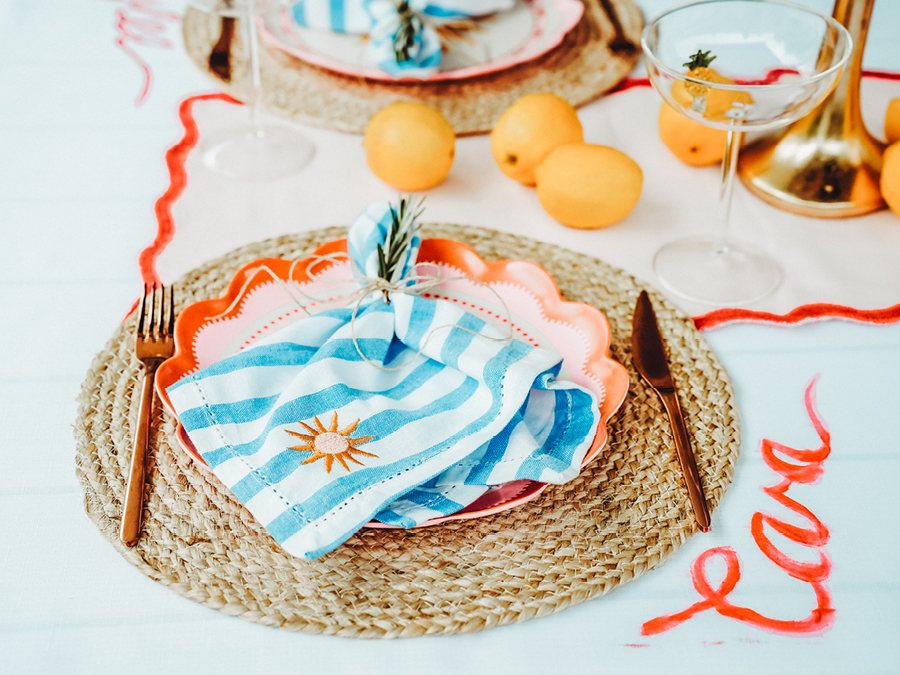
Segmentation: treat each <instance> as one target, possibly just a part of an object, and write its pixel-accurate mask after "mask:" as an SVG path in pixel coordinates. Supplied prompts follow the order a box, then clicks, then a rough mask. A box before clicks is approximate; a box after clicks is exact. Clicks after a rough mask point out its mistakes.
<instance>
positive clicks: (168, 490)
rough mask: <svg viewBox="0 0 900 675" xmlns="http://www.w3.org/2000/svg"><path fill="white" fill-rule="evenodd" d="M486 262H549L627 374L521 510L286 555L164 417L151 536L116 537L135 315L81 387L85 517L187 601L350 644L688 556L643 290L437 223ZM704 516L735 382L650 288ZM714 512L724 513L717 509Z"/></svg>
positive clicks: (525, 607)
mask: <svg viewBox="0 0 900 675" xmlns="http://www.w3.org/2000/svg"><path fill="white" fill-rule="evenodd" d="M345 234H346V230H345V229H343V228H331V229H328V230H320V231H317V232H312V233H307V234H301V235H294V236H287V237H282V238H280V239H273V240H269V241H264V242H261V243H258V244H253V245H251V246H247V247H244V248H240V249H237V250H235V251H233V252H231V253H229V254H227V255H225V256H224V257H222V258H220V259H218V260H214V261H212V262H210V263H208V264H206V265H204V266H202V267H200V268H198V269H196V270H194V271H193V272H191V273H189V274H187V275H185V276H184V277H183V278H182V279H180V280H179V281H178V282H177V284H176V286H175V288H176V294H177V302H178V305H179V307H183V306H184V305H186V304H188V303H192V302H195V301H197V300H200V299H204V298H209V297H218V296H220V295H222V294H223V293H224V291H225V289H226V287H227V285H228V282H229V281H230V279H231V277H232V276H233V274H234V273H235V272H236V271H237V270H238V269H239V268H240V267H242V266H243V265H244V264H246V263H248V262H251V261H252V260H256V259H258V258H262V257H282V258H302V257H304V256H305V255H307V254H308V253H310V252H311V251H312V250H313V249H315V248H316V246H318V245H319V244H321V243H323V242H325V241H330V240H333V239H337V238H340V237H343V236H345ZM424 235H425V236H431V237H435V236H437V237H445V238H450V239H455V240H457V241H461V242H463V243H465V244H467V245H469V246H470V247H472V248H473V249H474V250H475V251H476V252H478V253H479V254H480V255H481V256H482V257H483V258H485V259H487V260H499V259H527V260H531V261H533V262H536V263H538V264H540V265H541V266H543V267H544V268H545V269H546V270H547V271H548V272H549V273H550V274H551V275H552V276H553V277H554V279H555V280H556V282H557V284H558V285H559V287H560V290H561V291H562V294H563V296H564V297H565V298H566V299H569V300H574V301H579V302H585V303H589V304H591V305H593V306H595V307H598V308H599V309H600V310H602V311H603V313H604V314H605V315H606V317H607V318H608V320H609V323H610V327H611V329H612V347H611V351H612V357H613V358H614V359H616V360H617V361H619V362H620V363H622V364H623V365H624V366H625V367H626V368H627V369H628V371H629V375H630V377H631V390H630V393H629V395H628V398H627V399H626V401H625V404H624V405H623V406H622V409H621V410H620V411H619V413H617V415H616V416H615V417H614V418H613V419H612V420H611V422H610V425H609V442H608V444H607V446H606V447H605V448H604V449H603V451H601V453H600V455H599V456H598V457H597V458H596V459H595V460H594V461H593V462H591V463H590V464H589V465H588V466H587V467H586V468H585V469H584V470H583V471H582V472H581V474H580V475H579V476H578V478H577V479H575V480H573V481H572V482H570V483H567V484H565V485H560V486H550V487H549V488H548V489H547V490H546V491H545V492H544V493H543V494H542V495H541V496H540V497H538V498H537V499H535V500H533V501H531V502H528V503H527V504H524V505H522V506H520V507H518V508H515V509H512V510H510V511H506V512H504V513H500V514H496V515H493V516H489V517H484V518H480V519H476V520H469V521H457V522H450V523H445V524H443V525H439V526H435V527H429V528H422V529H416V530H384V529H364V530H362V531H360V532H359V533H358V534H356V535H355V536H354V537H352V538H351V539H350V540H348V541H347V542H346V543H345V544H343V545H342V546H340V547H338V548H337V549H336V550H335V551H333V552H331V553H330V554H328V555H326V556H324V557H322V558H320V559H319V560H317V561H315V562H308V561H305V560H301V559H297V558H293V557H291V556H288V555H287V554H285V553H284V552H283V551H282V550H281V549H280V548H279V547H278V546H277V545H276V543H275V542H274V540H273V539H271V537H269V535H268V534H267V533H266V532H265V530H264V529H263V528H262V527H261V526H260V525H259V524H258V523H257V522H256V521H255V520H254V519H253V517H252V516H251V515H250V514H249V512H248V511H247V510H246V509H244V507H243V506H242V505H241V504H240V503H239V502H237V501H236V500H235V499H234V498H233V497H232V496H231V494H230V493H229V492H228V491H227V490H226V489H225V488H224V487H223V486H222V485H221V484H220V483H219V482H218V480H217V479H216V478H215V477H214V476H212V475H211V474H210V473H209V472H207V471H204V470H201V469H199V468H198V467H196V466H195V465H194V463H193V462H192V460H191V459H189V458H188V456H187V455H186V454H185V453H184V452H183V451H182V450H181V449H180V447H179V446H178V443H177V441H176V440H175V420H174V418H173V417H172V416H171V415H169V414H167V413H165V412H162V411H160V412H159V413H158V414H157V415H156V416H155V421H154V426H153V430H152V440H151V457H152V465H151V466H150V470H149V479H148V483H149V485H148V493H147V506H146V512H145V523H144V535H143V537H142V538H141V540H140V542H139V543H138V545H137V546H136V547H135V548H133V549H129V548H126V547H124V546H123V545H122V544H121V543H120V542H119V540H118V527H119V515H120V513H121V510H122V503H123V499H124V492H125V481H126V477H127V474H128V462H129V458H130V455H131V439H132V435H133V431H134V424H135V419H136V417H137V407H138V399H139V397H140V386H139V383H140V380H139V375H140V370H139V366H138V363H137V362H136V361H135V360H134V358H133V334H134V319H133V317H132V318H131V319H129V320H128V321H126V322H125V323H124V324H123V325H122V326H121V327H120V328H119V329H118V330H117V331H116V332H115V334H114V335H113V336H112V338H111V339H110V340H109V342H108V343H107V345H106V346H105V347H104V349H103V350H102V351H101V352H100V353H99V354H98V355H97V357H96V359H95V361H94V363H93V365H92V366H91V369H90V371H89V373H88V375H87V378H86V379H85V381H84V384H83V386H82V392H81V396H80V401H79V403H80V406H79V413H78V419H77V421H76V425H75V437H76V444H77V454H76V471H77V473H78V476H79V478H80V481H81V483H82V486H83V489H84V500H85V509H86V511H87V514H88V516H89V517H90V518H91V519H92V520H93V521H94V522H95V523H96V524H97V525H98V527H99V528H100V531H101V533H102V534H103V536H104V537H106V538H107V539H109V541H110V542H111V543H112V545H113V546H114V547H115V548H116V549H117V550H118V551H119V552H120V553H121V554H122V556H124V557H125V558H126V559H128V560H129V561H130V562H131V563H132V564H134V565H135V566H136V567H138V569H140V570H141V571H142V572H143V573H145V574H146V575H148V576H149V577H151V578H153V579H155V580H156V581H158V582H160V583H162V584H165V585H166V586H168V587H170V588H171V589H173V590H174V591H176V592H177V593H180V594H182V595H184V596H185V597H188V598H190V599H192V600H195V601H197V602H200V603H203V604H205V605H208V606H210V607H212V608H215V609H218V610H220V611H222V612H225V613H227V614H231V615H234V616H239V617H241V618H243V619H247V620H250V621H255V622H258V623H262V624H266V625H269V626H277V627H280V628H286V629H290V630H300V631H305V632H313V633H327V634H333V635H342V636H353V637H370V638H373V637H405V636H415V635H433V634H439V633H462V632H472V631H477V630H482V629H484V628H489V627H491V626H496V625H501V624H506V623H512V622H516V621H524V620H526V619H530V618H533V617H538V616H541V615H545V614H549V613H552V612H556V611H559V610H561V609H563V608H565V607H569V606H571V605H574V604H577V603H580V602H583V601H585V600H588V599H589V598H593V597H595V596H598V595H603V594H605V593H608V592H609V591H611V590H612V589H614V588H615V587H616V586H618V585H620V584H622V583H625V582H627V581H630V580H633V579H635V578H637V577H639V576H640V575H642V574H643V573H645V572H647V571H648V570H650V569H652V568H653V567H655V566H656V565H659V564H660V563H661V562H662V561H663V560H665V558H666V557H667V556H669V555H670V554H671V553H673V552H674V551H675V550H677V549H678V547H679V546H681V544H683V543H684V542H685V541H686V540H687V539H688V537H690V536H691V535H692V534H693V533H694V532H695V531H696V524H695V522H694V518H693V515H692V512H691V510H690V505H689V503H688V497H687V493H686V490H685V488H684V484H683V481H682V478H681V472H680V470H679V466H678V461H677V459H676V456H675V450H674V445H673V443H672V438H671V434H670V431H669V427H668V423H667V421H666V418H665V415H664V413H663V410H662V407H661V405H660V403H659V400H658V399H657V397H656V396H655V394H654V393H653V392H652V391H651V390H649V389H648V388H647V387H646V386H645V385H644V384H643V382H642V381H641V380H640V379H639V377H638V376H637V374H636V373H635V371H634V368H633V366H632V363H631V354H630V335H631V329H630V324H631V313H632V310H633V307H634V303H635V301H636V299H637V296H638V294H639V292H640V291H641V290H642V289H644V288H646V287H645V286H643V285H642V284H641V283H639V282H638V281H636V280H635V279H634V278H633V277H631V276H629V275H628V274H626V273H625V272H623V271H622V270H619V269H616V268H613V267H611V266H609V265H607V264H605V263H603V262H601V261H599V260H596V259H594V258H590V257H588V256H585V255H581V254H578V253H574V252H572V251H568V250H565V249H562V248H559V247H557V246H553V245H551V244H546V243H541V242H537V241H534V240H531V239H527V238H524V237H518V236H515V235H511V234H504V233H499V232H494V231H491V230H486V229H482V228H475V227H463V226H459V225H431V226H426V227H425V229H424ZM647 290H648V291H649V292H650V293H651V298H652V299H653V302H654V305H655V306H656V310H657V315H658V317H659V320H660V325H661V328H662V331H663V335H664V336H665V337H666V339H667V342H668V346H669V351H670V357H671V361H672V367H673V373H674V375H675V378H676V380H677V382H678V384H679V386H680V395H681V400H682V404H683V406H684V409H685V417H686V421H687V425H688V430H689V432H690V434H691V435H692V437H693V439H694V443H695V451H696V454H697V462H698V465H699V469H700V475H701V479H702V481H703V485H704V489H705V492H706V497H707V501H708V503H709V506H710V509H711V510H714V509H715V507H716V505H717V504H718V503H719V500H720V499H721V497H722V495H723V493H724V491H725V489H726V487H727V486H728V485H729V483H730V482H731V478H732V472H733V470H734V466H735V462H736V461H737V457H738V450H739V445H740V438H739V436H740V434H739V429H738V420H737V413H736V409H735V402H734V394H733V392H732V389H731V384H730V382H729V379H728V376H727V374H726V373H725V371H724V370H723V369H722V367H721V365H720V364H719V362H718V360H717V359H716V357H715V355H714V354H713V352H712V350H711V349H710V348H709V346H708V345H707V344H706V342H705V340H704V339H703V337H702V336H701V335H700V334H699V332H698V331H697V330H696V329H695V328H694V326H693V323H692V322H691V320H690V318H689V317H688V316H686V315H684V314H683V313H682V312H681V311H680V310H678V309H677V308H675V307H674V306H673V305H672V304H671V303H669V302H667V301H666V300H665V299H664V298H663V297H662V296H661V295H659V294H658V293H656V292H654V291H653V290H652V289H649V288H648V289H647ZM714 520H715V514H714Z"/></svg>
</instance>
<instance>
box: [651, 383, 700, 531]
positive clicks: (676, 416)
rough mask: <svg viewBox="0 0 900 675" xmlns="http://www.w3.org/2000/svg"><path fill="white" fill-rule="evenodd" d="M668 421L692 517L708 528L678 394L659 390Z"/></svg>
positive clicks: (698, 476)
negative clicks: (670, 425) (691, 508)
mask: <svg viewBox="0 0 900 675" xmlns="http://www.w3.org/2000/svg"><path fill="white" fill-rule="evenodd" d="M659 396H660V398H661V399H662V402H663V405H664V406H665V408H666V412H667V413H668V414H669V421H670V422H671V424H672V435H673V436H674V437H675V450H676V451H677V452H678V462H679V463H680V464H681V473H682V475H683V476H684V482H685V485H686V486H687V491H688V495H689V496H690V498H691V506H692V507H693V508H694V517H695V518H696V519H697V524H698V525H699V526H700V529H702V530H703V531H704V532H706V531H707V530H709V525H710V518H709V509H707V507H706V499H705V498H704V496H703V487H702V485H701V484H700V474H699V472H698V471H697V461H696V460H695V459H694V451H693V450H692V449H691V441H690V438H689V436H688V433H687V429H686V428H685V426H684V417H683V416H682V414H681V405H680V404H679V403H678V395H677V394H676V393H675V391H674V390H671V389H670V390H663V391H659Z"/></svg>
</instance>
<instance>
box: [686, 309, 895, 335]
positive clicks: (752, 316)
mask: <svg viewBox="0 0 900 675" xmlns="http://www.w3.org/2000/svg"><path fill="white" fill-rule="evenodd" d="M818 319H849V320H851V321H863V322H865V323H876V324H892V323H897V322H898V321H900V304H898V305H894V306H893V307H886V308H884V309H853V308H852V307H845V306H843V305H830V304H827V303H815V304H811V305H802V306H800V307H797V308H796V309H792V310H791V311H790V312H788V313H787V314H772V313H770V312H759V311H755V310H751V309H738V308H726V309H716V310H713V311H712V312H708V313H706V314H701V315H700V316H695V317H694V325H695V326H697V328H698V329H699V330H709V329H710V328H715V327H717V326H721V325H722V324H726V323H731V322H734V321H758V322H762V323H776V324H783V325H790V324H798V323H802V322H804V321H815V320H818Z"/></svg>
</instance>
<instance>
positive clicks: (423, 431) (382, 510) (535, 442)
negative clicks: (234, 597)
mask: <svg viewBox="0 0 900 675" xmlns="http://www.w3.org/2000/svg"><path fill="white" fill-rule="evenodd" d="M390 223H391V215H390V208H389V205H388V204H386V203H382V204H376V205H373V206H372V207H370V208H369V209H367V210H366V211H365V212H364V213H363V214H362V215H361V216H360V217H359V219H357V221H356V223H354V225H353V227H352V228H351V230H350V235H349V237H348V249H349V251H350V253H351V256H352V259H353V261H354V263H355V267H356V268H357V270H358V271H359V272H361V273H362V274H364V275H369V274H370V273H371V271H372V269H373V265H376V269H377V263H374V262H373V257H372V255H373V251H374V250H375V247H376V246H377V244H379V243H383V242H384V240H385V237H386V235H387V231H388V227H389V226H390ZM417 248H418V242H417V241H416V242H414V246H413V247H411V249H412V250H411V257H410V258H409V259H408V260H407V261H405V264H404V265H401V268H402V269H403V270H404V274H406V273H409V272H410V271H411V270H412V268H413V264H412V261H413V260H414V256H415V250H417ZM401 281H402V280H401ZM360 283H365V279H360ZM390 300H391V302H390V304H388V303H386V302H384V300H383V298H382V294H381V292H378V293H373V294H371V295H369V296H368V297H366V298H365V299H364V300H363V301H362V304H361V305H360V306H359V307H358V308H357V309H356V316H355V318H354V317H353V313H354V309H353V308H338V309H331V310H327V311H325V312H323V313H321V314H317V315H315V316H312V317H306V318H303V319H301V320H299V321H297V322H296V323H294V324H292V325H290V326H288V327H286V328H284V329H282V330H280V331H278V332H277V333H275V334H273V335H271V336H269V337H268V338H266V339H265V340H261V341H260V342H259V343H257V344H255V345H254V346H252V347H250V348H248V349H246V350H245V351H242V352H240V353H238V354H236V355H234V356H232V357H229V358H226V359H224V360H222V361H220V362H218V363H215V364H213V365H211V366H209V367H207V368H205V369H203V370H201V371H199V372H196V373H194V374H192V375H189V376H186V377H185V378H183V379H182V380H180V381H179V382H177V383H175V384H174V385H172V386H171V387H169V389H168V393H169V396H170V398H171V401H172V404H173V406H174V407H175V410H176V411H177V413H178V417H179V420H180V421H181V423H182V425H183V426H184V428H185V430H186V431H187V432H188V434H189V435H190V438H191V440H192V441H193V443H194V445H195V446H196V447H197V449H198V450H199V452H200V453H201V454H202V456H203V458H204V460H205V461H206V462H207V463H208V464H209V466H210V468H211V469H212V470H213V472H214V473H215V474H216V475H217V476H218V477H219V479H220V480H221V481H222V482H223V483H224V484H225V485H226V486H227V487H228V488H229V489H230V490H231V491H232V492H233V493H234V495H235V496H236V497H237V498H238V499H240V500H241V501H242V502H243V503H244V504H245V505H246V506H247V508H248V509H249V510H250V512H251V513H252V514H253V515H254V516H255V517H256V518H257V519H258V520H259V522H260V523H262V524H263V525H264V526H265V528H266V529H267V530H268V531H269V533H270V534H271V535H272V536H273V537H274V538H275V539H276V540H277V541H278V542H279V543H280V545H281V546H282V547H283V548H284V549H285V550H286V551H287V552H288V553H291V554H292V555H296V556H300V557H304V558H308V559H314V558H316V557H318V556H320V555H322V554H324V553H327V552H328V551H331V550H332V549H334V548H335V547H337V546H338V545H340V544H341V543H342V542H343V541H345V540H346V539H347V538H349V537H350V536H351V535H352V534H353V533H354V532H356V531H357V530H358V529H359V528H361V527H362V526H363V525H365V524H366V523H367V522H368V521H370V520H372V519H373V518H375V519H378V520H380V521H382V522H385V523H390V524H395V525H400V526H404V527H411V526H414V525H416V524H419V523H421V522H423V521H426V520H429V519H431V518H434V517H437V516H442V515H449V514H451V513H454V512H456V511H458V510H460V509H461V508H463V507H464V506H466V505H468V504H470V503H472V502H473V501H474V500H475V499H477V498H478V497H479V496H481V495H482V494H483V493H484V492H485V491H486V490H487V489H488V487H489V486H491V485H496V484H499V483H504V482H507V481H512V480H518V479H533V480H540V481H544V482H552V483H560V482H564V481H567V480H570V479H571V478H574V477H575V476H576V475H577V474H578V472H579V470H580V466H581V462H582V460H583V458H584V455H585V453H586V452H587V450H588V449H589V447H590V445H591V443H592V441H593V438H594V435H595V433H596V430H597V425H598V423H599V410H598V406H597V401H596V400H595V398H594V396H593V395H592V394H591V393H590V392H588V391H586V390H584V389H582V388H581V387H579V386H577V385H575V384H572V383H571V382H566V381H561V380H558V379H557V375H558V373H559V369H560V358H559V356H558V355H556V354H554V353H552V352H550V351H547V350H543V349H539V348H534V347H531V346H529V345H526V344H523V343H520V342H517V341H514V340H511V339H504V336H502V335H501V334H500V333H499V332H498V331H497V330H496V329H494V328H493V327H492V326H491V325H488V324H486V323H485V322H484V321H482V320H481V319H480V318H478V317H476V316H474V315H471V314H468V313H467V312H465V311H463V310H461V309H460V308H459V306H458V305H457V304H456V303H453V302H449V301H444V300H439V299H433V298H425V297H422V296H421V295H415V294H411V293H405V292H392V293H391V295H390ZM367 359H368V360H367ZM404 364H405V365H404ZM398 366H399V367H398Z"/></svg>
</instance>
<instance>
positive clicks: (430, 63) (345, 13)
mask: <svg viewBox="0 0 900 675" xmlns="http://www.w3.org/2000/svg"><path fill="white" fill-rule="evenodd" d="M399 4H400V2H399V0H397V2H394V1H393V0H300V2H298V3H296V4H295V5H293V7H292V8H291V14H292V16H293V17H294V21H296V22H297V24H298V25H300V26H303V27H305V28H318V29H323V30H330V31H334V32H336V33H355V34H360V35H368V36H369V41H368V44H367V45H366V50H367V52H368V54H369V58H370V59H371V60H372V62H373V63H375V64H377V66H378V67H379V68H380V69H381V70H384V71H385V72H387V73H390V74H391V75H393V76H395V77H417V78H426V77H429V76H430V75H433V74H434V73H436V72H437V71H438V69H439V68H440V65H441V39H440V37H439V36H438V34H437V32H436V31H435V30H434V28H433V27H432V26H431V25H429V22H428V19H441V20H443V19H459V18H465V17H469V16H479V15H484V14H493V13H495V12H502V11H506V10H509V9H512V7H513V5H514V4H515V0H409V2H408V5H409V8H410V9H411V10H412V11H413V12H414V13H415V15H416V18H415V19H414V21H413V27H414V30H415V37H414V41H413V42H414V44H413V46H412V48H411V49H410V50H409V59H408V60H404V61H398V60H397V56H396V53H395V50H394V39H395V37H396V35H397V31H398V29H399V28H400V23H401V22H400V14H399V13H398V11H397V7H398V5H399ZM423 19H424V21H423Z"/></svg>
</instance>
